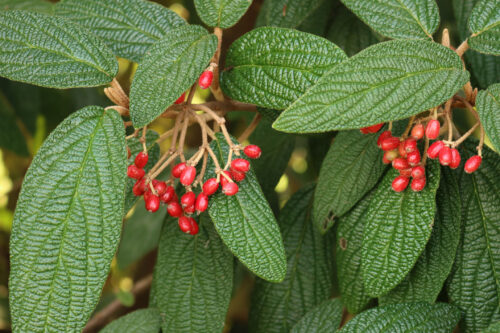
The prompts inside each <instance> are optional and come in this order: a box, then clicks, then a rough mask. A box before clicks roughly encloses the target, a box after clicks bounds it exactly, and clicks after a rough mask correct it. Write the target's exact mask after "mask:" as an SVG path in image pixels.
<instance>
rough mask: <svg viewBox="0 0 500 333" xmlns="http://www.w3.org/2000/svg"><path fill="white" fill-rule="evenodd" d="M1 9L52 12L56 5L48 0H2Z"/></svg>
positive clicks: (0, 2)
mask: <svg viewBox="0 0 500 333" xmlns="http://www.w3.org/2000/svg"><path fill="white" fill-rule="evenodd" d="M0 10H30V11H36V12H40V13H47V14H50V13H52V11H53V10H54V6H53V5H52V4H51V3H50V2H48V1H46V0H0Z"/></svg>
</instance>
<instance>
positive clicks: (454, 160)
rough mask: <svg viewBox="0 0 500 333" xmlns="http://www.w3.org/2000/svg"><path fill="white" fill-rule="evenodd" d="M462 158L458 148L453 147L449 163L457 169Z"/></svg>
mask: <svg viewBox="0 0 500 333" xmlns="http://www.w3.org/2000/svg"><path fill="white" fill-rule="evenodd" d="M461 160H462V158H461V157H460V153H459V152H458V150H457V149H456V148H452V149H451V162H450V164H449V167H450V168H452V169H456V168H458V167H459V165H460V161H461Z"/></svg>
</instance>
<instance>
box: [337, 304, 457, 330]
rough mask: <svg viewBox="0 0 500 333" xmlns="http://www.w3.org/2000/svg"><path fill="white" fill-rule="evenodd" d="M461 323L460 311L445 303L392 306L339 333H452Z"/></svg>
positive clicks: (359, 318) (355, 321)
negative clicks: (459, 322)
mask: <svg viewBox="0 0 500 333" xmlns="http://www.w3.org/2000/svg"><path fill="white" fill-rule="evenodd" d="M459 319H460V311H458V310H457V309H456V308H455V307H453V306H451V305H448V304H445V303H437V304H432V305H431V304H428V303H402V304H390V305H386V306H381V307H378V308H375V309H371V310H367V311H365V312H363V313H361V314H360V315H358V316H356V317H355V318H354V319H352V320H351V321H349V322H348V323H347V325H345V326H344V327H343V328H342V329H341V330H340V331H339V333H350V332H352V333H359V332H363V333H389V332H391V333H392V332H421V333H440V332H442V333H450V332H452V331H453V328H455V326H456V325H457V323H458V321H459Z"/></svg>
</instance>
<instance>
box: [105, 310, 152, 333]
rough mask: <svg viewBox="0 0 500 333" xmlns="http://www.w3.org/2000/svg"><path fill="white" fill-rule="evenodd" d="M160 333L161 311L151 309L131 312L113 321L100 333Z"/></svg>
mask: <svg viewBox="0 0 500 333" xmlns="http://www.w3.org/2000/svg"><path fill="white" fill-rule="evenodd" d="M159 331H160V311H158V309H154V308H149V309H141V310H136V311H134V312H131V313H129V314H127V315H125V316H123V317H120V318H118V319H116V320H114V321H112V322H111V323H110V324H109V325H107V326H106V327H104V328H103V329H102V330H101V331H100V332H99V333H118V332H120V333H157V332H159Z"/></svg>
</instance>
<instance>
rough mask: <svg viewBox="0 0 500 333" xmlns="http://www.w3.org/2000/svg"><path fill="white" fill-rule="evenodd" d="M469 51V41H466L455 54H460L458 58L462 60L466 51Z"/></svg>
mask: <svg viewBox="0 0 500 333" xmlns="http://www.w3.org/2000/svg"><path fill="white" fill-rule="evenodd" d="M468 49H469V42H468V40H467V39H466V40H464V41H463V42H462V44H460V45H459V46H458V47H457V49H456V50H455V52H456V53H457V54H458V56H459V57H460V58H462V56H463V55H464V53H465V51H467V50H468Z"/></svg>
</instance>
